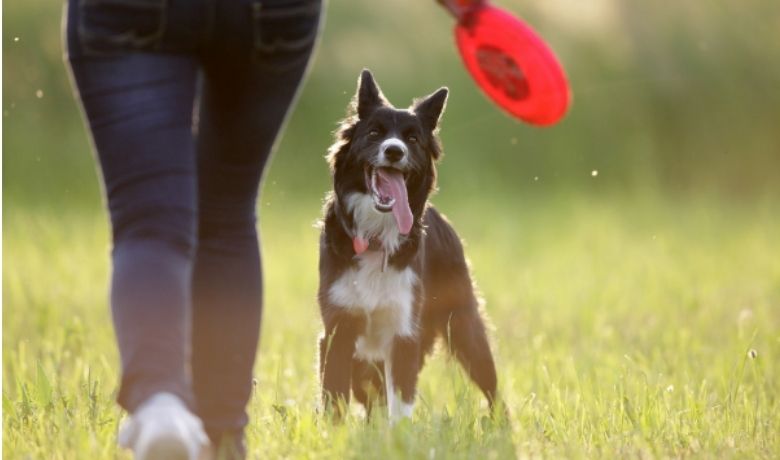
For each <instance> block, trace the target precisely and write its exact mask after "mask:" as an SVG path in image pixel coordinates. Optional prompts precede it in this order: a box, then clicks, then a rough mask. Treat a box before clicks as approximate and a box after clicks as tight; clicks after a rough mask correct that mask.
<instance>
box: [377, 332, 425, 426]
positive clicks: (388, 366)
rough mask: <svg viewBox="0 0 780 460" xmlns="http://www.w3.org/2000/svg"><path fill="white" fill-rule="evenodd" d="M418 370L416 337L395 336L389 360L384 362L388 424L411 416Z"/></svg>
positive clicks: (418, 353)
mask: <svg viewBox="0 0 780 460" xmlns="http://www.w3.org/2000/svg"><path fill="white" fill-rule="evenodd" d="M419 369H420V344H419V343H418V340H417V338H416V337H402V336H396V337H395V338H394V339H393V347H392V350H391V355H390V359H386V360H385V389H386V391H387V410H388V415H389V416H390V422H391V423H395V422H397V421H398V420H400V419H401V418H409V417H411V416H412V410H413V408H414V397H415V394H416V393H417V373H418V372H419Z"/></svg>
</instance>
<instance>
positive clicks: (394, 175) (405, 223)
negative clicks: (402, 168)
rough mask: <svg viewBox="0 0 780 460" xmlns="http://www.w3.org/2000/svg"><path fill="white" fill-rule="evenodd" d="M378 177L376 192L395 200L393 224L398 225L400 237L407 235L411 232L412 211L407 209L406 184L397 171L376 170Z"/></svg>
mask: <svg viewBox="0 0 780 460" xmlns="http://www.w3.org/2000/svg"><path fill="white" fill-rule="evenodd" d="M376 173H377V174H378V175H379V179H380V180H378V181H377V191H378V192H379V193H381V194H382V195H385V196H391V197H393V198H395V204H394V205H393V216H394V217H395V223H396V224H398V230H399V231H400V232H401V234H402V235H407V234H409V231H411V230H412V223H413V222H414V217H413V216H412V209H411V208H410V207H409V198H408V197H407V196H406V183H404V175H403V174H401V173H400V172H398V171H393V170H389V169H384V168H380V169H377V170H376Z"/></svg>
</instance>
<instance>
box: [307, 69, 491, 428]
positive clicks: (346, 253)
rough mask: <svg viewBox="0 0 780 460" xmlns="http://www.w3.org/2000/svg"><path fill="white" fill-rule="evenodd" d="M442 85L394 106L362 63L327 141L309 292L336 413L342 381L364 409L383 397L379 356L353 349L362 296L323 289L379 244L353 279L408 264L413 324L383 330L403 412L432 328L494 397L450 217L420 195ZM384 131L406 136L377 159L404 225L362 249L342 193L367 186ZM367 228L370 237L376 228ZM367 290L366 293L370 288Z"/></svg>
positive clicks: (427, 190)
mask: <svg viewBox="0 0 780 460" xmlns="http://www.w3.org/2000/svg"><path fill="white" fill-rule="evenodd" d="M447 94H448V91H447V89H446V88H441V89H439V90H438V91H436V92H434V93H433V94H431V95H430V96H428V97H426V98H423V99H422V100H418V101H415V103H414V104H413V105H412V107H410V109H408V110H399V109H396V108H394V107H393V106H392V105H390V103H389V102H388V101H387V100H386V99H385V97H384V96H383V95H382V92H381V91H380V89H379V87H378V86H377V85H376V83H375V81H374V78H373V76H372V75H371V73H370V72H369V71H367V70H364V71H363V73H362V74H361V77H360V79H359V83H358V90H357V93H356V94H355V97H354V98H353V101H352V104H351V108H350V114H349V115H348V117H347V118H346V119H345V120H344V121H343V122H342V124H341V127H340V129H339V130H338V131H337V133H336V141H335V143H334V144H333V146H332V147H331V149H330V152H329V156H328V159H329V162H330V167H331V172H332V175H333V193H332V194H330V195H329V196H328V198H327V201H326V204H325V209H324V219H323V225H322V234H321V238H320V262H319V272H320V287H319V293H318V298H319V303H320V311H321V314H322V320H323V323H324V326H325V334H324V336H323V337H322V338H321V339H320V377H321V379H322V391H323V401H324V403H325V405H326V407H329V408H333V409H334V410H335V411H336V412H337V414H340V413H341V411H342V410H343V405H344V404H348V402H349V398H350V388H351V390H352V392H353V393H354V395H355V398H356V399H357V400H358V401H360V402H361V403H362V404H363V405H364V406H365V407H366V410H367V412H370V410H371V406H372V404H373V403H374V402H377V401H387V399H388V398H387V394H386V392H385V384H384V382H385V379H386V377H387V376H386V375H385V370H384V369H385V364H386V363H384V362H383V360H381V359H380V360H376V361H375V362H369V361H368V360H367V359H366V358H365V357H363V358H361V356H360V353H359V350H358V349H356V343H357V342H359V340H363V339H365V340H366V341H368V340H369V339H368V338H366V337H365V335H367V334H369V330H370V327H369V324H370V322H371V321H372V319H371V318H370V317H369V316H370V315H372V314H374V313H371V311H370V310H367V309H366V310H364V309H363V308H362V307H363V306H362V305H350V306H347V305H343V304H340V302H339V301H338V299H336V300H334V297H338V296H335V295H334V294H332V290H333V292H336V291H335V290H336V289H339V288H334V285H336V284H337V283H339V282H344V280H341V278H342V277H346V276H348V275H349V276H351V275H350V274H352V275H354V274H355V273H357V271H359V270H363V269H365V267H367V266H368V264H370V263H375V264H376V263H379V262H377V261H379V260H381V259H382V257H383V253H381V251H383V250H384V251H388V254H387V258H386V259H385V263H386V268H385V269H383V270H382V271H381V272H379V269H378V268H376V266H374V268H373V269H374V270H376V275H375V277H372V278H371V280H372V283H370V284H368V285H365V286H356V289H358V290H360V289H372V288H373V287H374V286H379V285H381V283H382V282H383V281H382V278H383V277H386V276H398V277H399V278H398V279H406V278H403V277H401V276H400V275H398V274H399V273H406V274H407V275H408V274H410V273H411V275H410V277H411V279H413V280H416V282H412V283H411V285H410V286H409V289H411V291H412V292H411V297H410V298H411V299H412V302H411V309H410V310H409V312H408V315H409V316H410V317H409V318H408V320H409V321H411V323H410V324H411V325H412V330H411V332H409V330H407V332H406V333H405V334H398V335H396V334H392V339H391V340H392V343H390V345H389V347H388V349H387V353H386V354H385V355H384V356H385V359H389V360H390V363H389V364H390V366H389V369H391V370H390V372H391V374H392V375H391V376H390V377H391V379H392V382H393V384H392V385H393V386H392V388H394V389H395V390H396V391H398V392H399V393H400V401H402V402H403V403H405V404H407V405H409V409H408V411H409V412H410V411H411V404H412V403H413V401H414V397H415V392H416V385H417V376H418V374H419V372H420V370H421V369H422V367H423V363H424V360H425V357H426V356H427V355H428V354H429V353H430V352H431V350H432V349H433V346H434V342H435V340H436V339H437V337H442V338H443V339H444V340H445V341H446V345H447V346H448V349H449V350H451V352H452V353H453V354H454V356H455V357H457V359H458V360H459V361H460V363H461V364H462V365H463V367H464V368H465V370H466V371H467V373H468V374H469V376H470V377H471V379H472V380H473V381H474V382H475V383H476V384H477V385H478V386H479V388H480V389H481V390H482V392H483V393H484V395H485V397H486V398H487V400H488V402H489V404H490V406H491V407H492V406H493V405H494V403H495V402H496V401H497V394H496V371H495V366H494V363H493V357H492V355H491V351H490V347H489V345H488V340H487V336H486V332H485V326H484V323H483V320H482V317H481V315H480V312H479V302H478V299H477V295H476V293H475V290H474V285H473V283H472V280H471V277H470V274H469V269H468V266H467V263H466V259H465V257H464V254H463V247H462V245H461V242H460V239H459V238H458V236H457V234H456V233H455V231H454V230H453V228H452V226H451V225H450V224H449V222H448V221H447V220H446V219H445V218H444V217H443V216H442V215H441V214H440V213H439V212H438V211H436V209H434V208H433V207H432V206H430V205H429V204H428V197H429V195H430V194H431V192H432V191H433V190H434V189H435V182H436V167H435V163H436V160H437V159H438V158H439V157H440V156H441V146H440V142H439V139H438V136H437V127H438V126H437V125H438V122H439V117H440V115H441V113H442V111H443V109H444V106H445V102H446V99H447ZM390 138H394V139H396V140H400V142H401V143H403V144H404V145H403V146H402V147H404V146H405V152H404V153H405V155H404V157H405V163H404V164H401V163H399V162H393V161H390V162H389V163H388V162H387V161H385V164H390V167H391V168H397V169H398V170H400V171H401V172H402V173H403V174H404V179H405V185H406V189H407V193H408V203H409V208H410V209H411V212H412V215H413V225H412V228H411V231H409V233H408V235H398V241H397V242H396V243H397V245H396V246H397V247H393V245H392V244H385V246H386V247H385V248H382V247H381V245H380V247H377V245H376V244H375V243H374V241H372V245H371V246H369V248H368V249H367V250H366V252H363V253H361V254H357V253H356V251H357V249H356V246H355V243H354V240H353V239H354V238H355V236H356V234H357V233H359V231H360V229H359V227H360V225H361V222H358V221H357V219H358V217H359V216H357V215H356V211H355V207H354V206H351V205H350V199H349V197H352V198H354V197H361V196H362V195H360V194H363V195H365V196H372V192H373V190H372V185H371V181H370V178H369V175H370V174H372V171H373V170H374V169H375V168H378V167H379V166H378V165H379V161H380V159H381V158H384V159H385V160H387V158H385V157H388V155H387V154H386V153H383V152H380V151H379V149H380V146H385V145H386V144H387V143H386V142H383V141H385V140H387V139H390ZM393 142H396V141H395V140H393V141H392V142H391V144H392V143H393ZM396 144H398V143H397V142H396ZM398 145H401V144H398ZM390 148H392V147H389V148H388V150H389V149H390ZM396 153H397V152H396ZM396 156H397V155H396ZM376 206H377V210H374V209H371V212H375V213H381V212H382V211H383V210H379V204H377V205H376ZM384 212H387V210H386V209H385V210H384ZM371 218H372V219H373V218H379V217H376V216H374V217H371ZM367 236H368V237H371V238H372V240H375V239H380V240H381V239H382V237H383V235H367ZM384 236H385V237H386V236H387V235H384ZM385 243H387V240H385ZM391 243H392V242H391ZM387 246H390V249H387ZM393 249H394V251H393ZM391 251H392V252H391ZM380 253H381V254H380ZM377 254H379V255H377ZM372 257H373V259H372ZM372 260H373V262H371V261H372ZM406 269H410V270H411V272H406V271H405V270H406ZM345 279H346V278H345ZM350 279H351V278H350ZM355 279H358V278H355ZM340 280H341V281H340ZM374 283H377V284H374ZM348 287H349V286H348ZM339 292H341V291H339ZM395 294H396V293H395V292H393V295H395ZM366 295H367V296H368V297H372V295H371V293H366ZM399 295H400V296H401V297H399V298H403V296H402V295H401V294H400V293H399ZM389 303H392V302H390V301H389ZM374 311H376V310H374ZM393 314H395V313H393ZM403 319H404V318H401V319H400V320H398V321H402V320H403ZM374 321H377V320H376V319H375V318H374ZM399 324H400V323H399ZM396 326H397V325H396ZM374 332H376V331H374ZM372 333H373V332H372ZM361 336H363V338H362V339H361ZM338 402H340V404H338ZM334 403H337V404H334ZM392 410H393V409H392V408H391V413H390V415H391V418H393V413H392ZM402 415H406V416H408V415H409V414H408V413H406V414H402Z"/></svg>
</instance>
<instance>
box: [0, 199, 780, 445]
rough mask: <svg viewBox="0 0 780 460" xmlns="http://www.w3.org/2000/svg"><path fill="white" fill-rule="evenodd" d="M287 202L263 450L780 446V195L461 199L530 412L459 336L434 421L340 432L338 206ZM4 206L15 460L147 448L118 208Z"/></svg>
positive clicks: (510, 376)
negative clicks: (335, 412)
mask: <svg viewBox="0 0 780 460" xmlns="http://www.w3.org/2000/svg"><path fill="white" fill-rule="evenodd" d="M444 194H445V191H443V192H442V195H444ZM453 194H454V192H453ZM268 200H270V198H268V199H266V200H264V202H263V209H262V216H263V217H262V219H263V222H262V226H261V228H262V229H263V234H264V235H263V246H264V250H265V264H266V270H267V272H266V273H267V275H266V276H267V286H268V288H267V292H266V311H265V320H264V324H263V338H262V344H261V347H260V359H259V363H258V365H257V370H256V378H257V387H256V390H255V394H254V397H253V399H252V402H251V405H250V408H249V410H250V414H251V418H252V420H251V424H250V425H249V427H248V441H249V447H250V452H251V455H252V458H448V459H449V458H512V457H521V458H522V457H539V456H541V457H547V458H558V457H571V458H578V457H588V458H600V457H621V458H653V457H699V458H711V457H726V458H728V457H734V458H744V457H752V458H773V457H775V458H776V455H777V453H778V452H780V437H779V436H778V433H780V402H779V401H778V390H780V368H779V367H778V365H779V364H780V360H778V356H780V314H779V313H778V311H779V307H780V258H778V257H777V254H780V237H778V235H780V213H778V212H777V211H778V209H777V203H774V202H771V201H765V202H763V203H754V204H751V205H748V206H745V205H742V206H737V205H729V204H724V203H718V204H717V205H716V204H714V203H712V202H709V201H707V200H706V199H700V200H695V199H691V200H687V201H683V202H681V201H677V202H675V203H673V204H672V203H671V202H669V201H666V200H662V199H653V200H638V201H637V200H629V199H622V200H616V199H606V198H595V197H593V198H584V197H582V196H580V197H579V198H572V197H568V196H565V195H561V196H559V197H558V198H554V199H553V198H550V199H547V200H543V201H540V200H535V201H534V202H533V204H531V202H530V200H529V202H528V203H525V200H524V199H523V197H519V198H513V199H512V200H509V199H507V198H506V197H504V198H501V197H499V196H497V197H495V199H494V200H488V201H475V200H472V201H468V200H466V201H465V202H462V203H458V201H459V200H458V199H457V197H455V196H449V197H447V199H446V200H445V199H444V197H442V203H443V205H442V209H443V210H444V212H446V213H447V214H449V215H450V217H451V219H452V220H453V221H454V223H455V225H456V226H457V227H458V228H460V229H461V233H462V234H463V235H464V236H465V238H466V239H467V243H468V245H467V251H468V254H469V256H470V259H471V261H472V265H473V271H474V274H475V276H476V278H477V279H478V281H479V284H480V287H481V289H482V292H483V294H484V297H485V300H486V310H487V312H488V314H489V316H490V318H491V320H492V323H493V325H494V327H493V331H492V340H493V343H494V346H495V349H496V354H497V362H498V367H499V373H500V387H501V389H502V391H503V393H504V396H505V398H506V400H507V403H508V405H509V411H510V414H511V416H510V423H509V424H507V425H505V424H500V423H495V422H493V421H492V420H491V419H490V418H489V417H487V411H486V409H485V407H484V404H483V403H482V401H481V398H480V395H479V394H478V391H476V390H475V388H473V387H472V386H471V385H470V384H469V383H468V382H467V381H466V380H465V376H464V374H463V373H462V372H461V371H460V370H459V369H458V368H457V366H455V365H451V364H454V362H451V361H450V360H449V359H448V358H447V357H446V354H445V353H443V352H439V353H438V358H436V359H434V360H432V361H431V364H430V365H429V366H428V367H427V368H426V369H425V371H424V372H423V375H422V376H421V385H420V394H419V398H418V404H417V409H416V413H415V416H414V418H413V419H412V420H411V422H409V423H402V424H400V425H398V426H395V427H389V426H388V425H387V423H386V422H385V421H384V420H383V419H382V418H375V419H374V420H373V421H372V423H370V424H366V423H365V422H364V418H363V416H362V413H361V411H360V410H359V409H357V408H355V410H354V415H353V416H352V417H350V418H349V419H348V420H347V422H346V423H345V424H343V425H341V426H334V425H332V424H331V423H329V422H328V421H326V420H323V419H321V418H319V417H318V416H317V415H316V413H315V410H316V407H317V387H318V382H317V378H316V373H315V339H316V337H317V334H318V333H319V327H320V325H319V318H318V314H317V307H316V304H315V301H314V297H315V289H316V236H317V232H316V230H315V229H314V228H313V226H312V223H313V221H314V220H315V218H316V217H317V212H318V203H316V202H313V203H309V204H308V205H304V204H300V203H299V205H298V206H295V205H294V203H292V198H287V199H285V198H284V197H275V198H273V201H268ZM285 200H288V201H285ZM454 203H457V204H454ZM282 209H284V210H285V211H284V212H282V211H281V210H282ZM5 222H6V224H5V226H6V227H5V229H4V230H5V231H4V247H5V270H4V272H3V290H4V300H5V302H4V307H5V308H4V312H3V330H4V334H3V367H4V372H3V413H4V415H3V428H4V433H3V448H4V454H3V457H4V458H8V459H22V458H35V459H37V458H41V459H43V458H46V459H58V458H62V459H70V458H114V457H118V458H127V457H124V456H123V455H124V454H122V453H120V452H117V450H116V448H115V435H116V430H117V425H118V422H119V420H120V419H121V417H122V415H123V414H122V413H121V412H120V411H119V409H117V407H116V406H115V404H114V403H113V396H114V395H113V392H114V391H115V389H116V382H117V380H116V375H115V369H116V367H117V354H116V350H115V348H114V343H113V336H112V332H111V327H110V319H109V316H108V309H107V306H106V296H107V294H106V289H107V288H106V286H107V270H108V266H107V253H108V238H107V229H106V226H105V222H104V216H103V215H101V214H100V213H99V212H96V211H94V210H93V211H90V210H86V211H83V212H80V213H58V212H56V211H53V210H48V211H47V210H38V211H35V210H32V209H30V208H25V207H22V208H18V209H15V208H13V207H12V208H10V209H7V211H6V219H5ZM750 350H755V353H756V355H755V358H751V356H749V355H750V353H751V352H750Z"/></svg>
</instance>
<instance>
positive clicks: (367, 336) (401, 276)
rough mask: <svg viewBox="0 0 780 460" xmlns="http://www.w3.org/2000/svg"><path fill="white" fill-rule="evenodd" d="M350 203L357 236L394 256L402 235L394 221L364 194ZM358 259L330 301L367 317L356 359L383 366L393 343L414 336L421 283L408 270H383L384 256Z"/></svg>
mask: <svg viewBox="0 0 780 460" xmlns="http://www.w3.org/2000/svg"><path fill="white" fill-rule="evenodd" d="M347 202H348V208H350V210H351V211H352V212H353V213H354V214H355V222H356V224H357V226H358V228H357V231H358V234H359V235H361V236H363V237H366V238H367V237H368V236H377V237H379V238H380V240H382V243H383V245H384V247H385V248H386V250H387V251H389V252H390V253H392V252H394V251H395V249H396V248H397V247H398V244H399V233H398V229H397V227H396V224H395V221H394V220H393V217H392V215H391V214H379V213H378V212H376V211H374V209H373V201H372V200H371V198H370V197H368V196H367V195H364V194H353V195H351V196H350V197H348V199H347ZM357 257H358V264H357V267H355V268H350V269H348V270H347V271H346V272H344V274H343V275H341V278H339V279H338V280H337V281H336V282H335V283H333V285H332V286H331V287H330V290H329V291H328V296H329V297H330V301H331V302H332V303H333V304H334V305H338V306H340V307H342V308H345V309H347V310H350V311H352V312H353V313H354V314H360V315H364V317H365V320H366V329H365V332H364V334H363V335H361V336H359V337H358V340H357V343H356V348H355V354H356V356H357V357H359V358H361V359H364V360H367V361H379V360H383V359H386V358H387V357H389V356H390V350H391V347H392V344H393V337H395V336H401V337H409V336H411V335H413V334H414V333H415V327H416V325H415V324H413V320H412V305H413V302H414V286H415V284H416V283H417V282H418V279H417V275H416V274H415V272H414V271H413V270H412V269H411V268H408V267H407V268H405V269H402V270H397V269H395V268H393V267H390V266H388V267H384V270H383V266H384V262H385V261H384V254H383V252H382V251H366V252H364V253H363V254H361V255H360V256H357Z"/></svg>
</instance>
